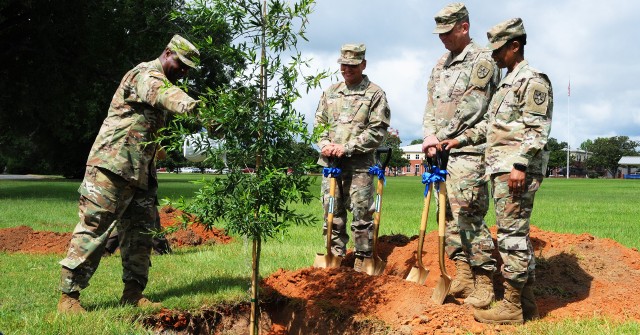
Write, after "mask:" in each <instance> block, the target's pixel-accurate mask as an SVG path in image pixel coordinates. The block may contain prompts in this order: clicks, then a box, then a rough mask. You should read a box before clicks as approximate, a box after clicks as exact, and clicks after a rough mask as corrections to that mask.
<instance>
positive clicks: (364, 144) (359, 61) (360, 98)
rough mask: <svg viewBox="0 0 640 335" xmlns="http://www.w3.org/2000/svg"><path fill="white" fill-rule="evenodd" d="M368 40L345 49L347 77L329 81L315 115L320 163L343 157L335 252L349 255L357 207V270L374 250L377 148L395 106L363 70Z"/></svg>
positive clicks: (326, 185)
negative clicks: (348, 228)
mask: <svg viewBox="0 0 640 335" xmlns="http://www.w3.org/2000/svg"><path fill="white" fill-rule="evenodd" d="M365 51H366V47H365V45H364V44H345V45H343V46H342V48H341V50H340V58H338V63H339V64H340V73H341V74H342V77H343V78H344V81H343V82H340V83H337V84H334V85H332V86H331V87H329V89H328V90H326V91H325V92H324V93H323V94H322V97H321V99H320V103H319V104H318V108H317V110H316V115H315V124H314V126H315V128H316V129H320V130H321V134H320V140H319V142H318V146H319V147H320V151H321V152H320V159H319V160H318V164H320V165H322V166H324V167H328V166H329V161H330V160H339V161H340V164H339V168H340V169H341V174H340V176H339V179H338V180H336V181H337V183H338V187H337V189H338V191H337V192H336V194H335V199H334V201H333V205H334V206H333V222H332V231H330V232H327V231H326V222H325V231H324V233H325V234H331V238H330V242H331V252H332V253H333V255H335V256H337V257H341V256H344V255H345V253H346V250H347V242H348V241H349V235H348V234H347V231H346V223H347V212H346V210H347V209H349V210H351V212H352V213H353V222H352V223H351V231H352V232H353V239H354V242H355V255H356V262H355V266H354V267H355V268H356V270H362V264H363V263H364V259H365V258H370V257H372V255H373V250H372V249H373V229H374V225H373V213H374V207H373V194H374V187H373V176H372V175H370V174H369V173H368V171H369V167H370V166H372V165H373V164H374V153H375V150H376V149H377V148H378V147H379V146H380V144H381V143H382V140H383V139H384V137H385V135H386V134H387V128H388V127H389V122H390V121H389V119H390V117H391V111H390V110H389V104H388V103H387V98H386V95H385V93H384V91H383V90H382V89H381V88H380V87H379V86H378V85H376V84H374V83H372V82H371V81H370V80H369V77H367V76H366V75H364V74H363V73H362V72H363V71H364V69H365V68H366V66H367V61H366V60H365ZM330 177H331V176H326V177H325V178H323V180H322V199H323V200H322V201H323V207H324V209H325V220H326V219H327V215H328V209H329V208H328V206H329V198H330V195H329V191H330V187H329V186H330V179H331V178H330Z"/></svg>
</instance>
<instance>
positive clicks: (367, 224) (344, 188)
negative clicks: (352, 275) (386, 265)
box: [322, 170, 375, 257]
mask: <svg viewBox="0 0 640 335" xmlns="http://www.w3.org/2000/svg"><path fill="white" fill-rule="evenodd" d="M373 192H374V189H373V176H372V175H370V174H368V173H366V172H353V171H344V170H343V172H342V174H340V176H339V178H336V194H335V201H334V206H333V226H332V233H331V250H332V252H333V254H334V255H337V256H344V255H345V254H346V251H347V243H348V242H349V234H347V231H346V225H347V208H348V209H349V210H350V211H351V213H352V214H353V220H352V222H351V232H352V233H353V241H354V244H355V254H356V256H363V257H371V252H372V248H373V246H372V244H373V213H374V211H375V208H374V201H373ZM345 193H346V194H345ZM322 204H323V208H324V226H323V227H324V229H323V235H324V236H326V234H327V214H328V212H329V178H326V177H325V178H323V179H322Z"/></svg>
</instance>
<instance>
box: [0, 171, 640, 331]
mask: <svg viewBox="0 0 640 335" xmlns="http://www.w3.org/2000/svg"><path fill="white" fill-rule="evenodd" d="M202 177H203V176H202V175H198V174H180V175H175V174H161V175H160V190H159V197H160V198H165V197H170V198H176V197H178V196H181V195H182V196H185V197H187V198H188V197H190V196H191V194H192V192H193V191H194V190H196V188H197V186H196V185H194V184H192V183H190V182H189V181H190V180H194V179H198V178H202ZM204 177H205V178H216V176H204ZM79 184H80V181H78V180H75V181H68V180H64V179H51V180H24V181H7V180H2V181H0V228H7V227H15V226H20V225H27V226H31V227H33V228H34V229H36V230H49V231H57V232H70V231H72V230H73V228H74V226H75V224H76V221H77V199H78V193H77V188H78V186H79ZM314 187H315V189H316V190H317V194H318V195H319V193H320V186H319V179H317V180H316V184H315V186H314ZM423 191H424V186H423V185H422V184H421V183H420V179H419V178H418V177H397V178H393V177H389V179H388V181H387V186H386V187H385V189H384V197H383V207H382V219H381V227H380V229H381V230H380V234H381V235H387V234H404V235H408V236H411V235H416V234H417V233H418V225H419V220H420V213H421V207H422V200H423V195H422V194H423ZM639 196H640V181H635V180H601V179H598V180H590V179H571V180H566V179H546V180H545V181H544V183H543V184H542V188H541V190H540V191H539V193H538V195H537V198H536V202H535V208H534V212H533V217H532V224H533V225H535V226H538V227H540V228H541V229H544V230H552V231H556V232H565V233H583V232H587V233H590V234H592V235H594V236H597V237H606V238H612V239H614V240H616V241H618V242H620V243H622V244H623V245H626V246H628V247H633V248H639V247H640V239H639V238H638V237H640V225H638V217H639V216H640V206H638V205H637V203H638V202H637V199H638V198H639ZM297 206H298V209H299V210H300V211H303V212H306V213H311V214H313V215H315V216H316V217H318V221H317V222H316V224H315V225H312V226H308V227H292V228H291V229H290V230H289V231H288V235H287V236H280V237H279V238H277V239H275V240H270V241H268V242H266V243H264V244H263V253H262V258H261V274H262V276H268V275H269V274H270V273H272V272H274V271H276V270H277V269H279V268H285V269H297V268H300V267H306V266H310V265H311V264H312V263H313V259H314V257H315V254H316V253H317V252H324V239H323V238H322V236H321V231H322V230H321V222H320V218H321V216H322V209H321V206H320V203H319V201H317V202H314V203H312V204H310V205H308V206H303V205H297ZM431 207H432V213H431V218H432V220H430V222H429V226H428V230H434V229H435V221H434V219H435V215H434V210H435V208H434V207H435V205H433V204H432V206H431ZM492 211H493V207H492V208H491V210H490V213H489V215H487V218H486V220H487V222H488V223H489V224H490V225H493V222H494V215H493V213H492ZM250 245H251V244H250V242H249V241H245V240H244V239H243V238H242V237H236V239H235V242H233V243H230V244H227V245H214V246H206V247H199V248H186V249H179V250H175V253H174V254H172V255H169V256H161V257H153V259H152V260H153V266H152V267H151V273H150V283H149V287H148V289H147V291H146V293H147V294H148V295H149V296H150V298H152V299H154V300H161V301H162V302H163V304H164V305H165V306H166V307H168V308H172V309H189V310H197V309H198V308H201V307H202V306H203V305H210V304H215V303H219V302H222V301H248V300H249V292H248V290H249V287H250V273H251V250H250V249H251V248H250ZM62 257H63V255H26V254H7V253H0V269H2V281H1V282H2V284H3V285H2V287H3V290H1V291H0V332H2V333H4V334H5V335H8V334H145V333H148V331H147V330H145V329H143V328H141V327H140V326H139V324H138V323H136V322H132V321H134V320H136V319H137V318H139V317H140V316H141V315H145V313H150V312H149V311H142V312H140V311H138V310H136V309H133V308H125V307H120V306H118V305H117V302H118V299H119V297H120V293H121V289H122V283H121V280H120V275H121V266H120V258H119V257H117V256H115V257H108V258H105V259H104V260H103V262H102V264H101V265H100V268H99V269H98V271H97V273H96V275H95V276H94V277H93V279H92V280H91V286H90V287H89V288H87V289H86V290H84V291H83V292H82V302H83V304H84V306H85V307H87V309H88V310H89V311H90V313H88V314H87V315H85V316H65V315H58V314H57V313H56V312H55V305H56V303H57V299H58V297H59V292H58V291H57V285H58V276H59V265H58V264H57V262H58V261H59V260H60V259H61V258H62ZM518 333H520V334H583V333H590V334H636V333H640V327H639V325H638V324H637V323H633V322H631V323H623V324H619V323H615V322H613V321H610V320H603V319H593V320H567V321H566V322H562V323H557V324H549V323H542V322H534V323H530V324H527V325H525V326H524V327H520V328H519V330H518Z"/></svg>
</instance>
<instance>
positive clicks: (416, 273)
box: [405, 157, 434, 285]
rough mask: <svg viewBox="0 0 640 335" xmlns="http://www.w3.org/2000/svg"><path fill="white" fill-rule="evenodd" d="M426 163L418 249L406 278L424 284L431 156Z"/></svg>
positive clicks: (431, 188) (430, 187)
mask: <svg viewBox="0 0 640 335" xmlns="http://www.w3.org/2000/svg"><path fill="white" fill-rule="evenodd" d="M427 164H428V165H426V166H425V168H426V172H425V173H424V174H423V175H422V183H423V184H426V186H425V188H426V190H425V196H424V205H423V207H422V218H421V219H420V235H419V236H418V250H417V251H416V259H417V262H416V265H414V266H413V268H411V271H409V274H408V275H407V278H405V279H406V280H407V281H411V282H414V283H417V284H418V285H424V283H425V282H426V281H427V276H428V275H429V269H427V268H426V267H425V266H424V265H423V264H422V251H423V246H424V235H425V231H426V230H427V220H428V218H429V205H430V204H431V194H432V192H433V176H434V175H433V173H432V172H433V169H432V168H431V167H432V166H433V162H432V160H431V158H429V157H427Z"/></svg>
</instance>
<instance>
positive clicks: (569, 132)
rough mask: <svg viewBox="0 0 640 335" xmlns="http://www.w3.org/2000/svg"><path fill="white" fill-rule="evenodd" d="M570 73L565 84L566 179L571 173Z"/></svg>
mask: <svg viewBox="0 0 640 335" xmlns="http://www.w3.org/2000/svg"><path fill="white" fill-rule="evenodd" d="M570 106H571V75H569V86H567V179H569V175H570V174H571V169H570V167H569V160H570V156H571V143H570V142H569V141H570V140H571V108H570Z"/></svg>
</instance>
